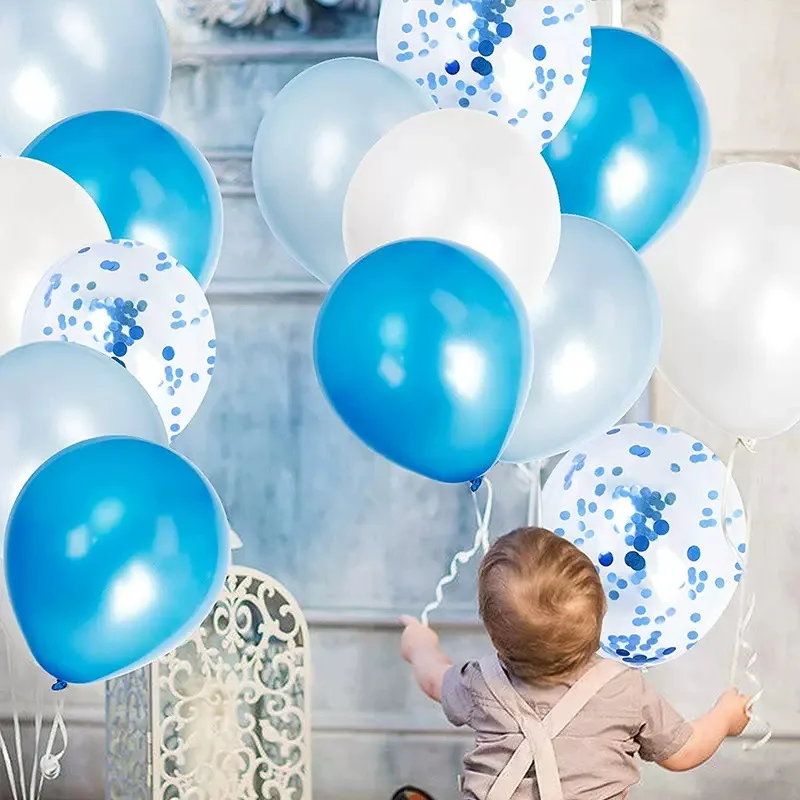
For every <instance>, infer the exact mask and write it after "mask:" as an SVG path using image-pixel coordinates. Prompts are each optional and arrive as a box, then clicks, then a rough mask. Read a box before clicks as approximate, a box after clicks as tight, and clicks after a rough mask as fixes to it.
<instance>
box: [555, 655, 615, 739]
mask: <svg viewBox="0 0 800 800" xmlns="http://www.w3.org/2000/svg"><path fill="white" fill-rule="evenodd" d="M627 670H628V667H626V666H625V665H624V664H620V663H619V662H618V661H611V660H609V659H603V660H602V661H601V662H599V663H598V664H595V665H594V666H593V667H592V668H591V669H590V670H588V672H586V673H585V674H584V675H582V676H581V677H580V678H579V679H578V680H577V681H576V682H575V684H574V685H573V686H572V687H571V688H570V689H569V691H567V693H566V694H565V695H564V696H563V697H562V698H561V699H560V700H559V701H558V702H557V703H556V704H555V706H553V708H552V709H551V710H550V713H549V714H548V715H547V716H546V717H545V718H544V720H543V721H542V724H543V725H544V729H545V731H546V732H547V735H548V736H549V737H550V738H551V739H555V737H556V736H558V734H559V733H561V731H563V730H564V728H566V727H567V725H569V723H570V722H572V720H573V719H575V717H576V716H577V715H578V714H579V713H580V712H581V711H582V710H583V707H584V706H585V705H586V704H587V703H588V702H589V701H590V700H591V699H592V698H593V697H594V696H595V695H596V694H597V693H598V692H599V691H600V690H601V689H602V688H603V687H604V686H605V685H606V684H607V683H608V682H609V681H612V680H613V679H614V678H616V677H617V675H621V674H622V673H623V672H626V671H627Z"/></svg>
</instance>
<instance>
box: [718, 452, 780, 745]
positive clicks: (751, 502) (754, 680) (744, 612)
mask: <svg viewBox="0 0 800 800" xmlns="http://www.w3.org/2000/svg"><path fill="white" fill-rule="evenodd" d="M742 448H743V449H745V450H747V451H749V452H750V453H755V442H754V441H753V440H750V439H739V440H738V441H737V442H736V444H735V445H734V448H733V452H732V453H731V457H730V459H729V460H728V471H727V475H726V477H725V489H724V491H723V494H722V515H721V516H722V531H723V533H724V535H725V540H726V541H727V543H728V546H729V547H730V548H731V550H732V551H733V553H734V554H735V557H736V559H737V561H741V562H743V563H742V564H741V566H742V573H741V574H742V577H741V579H740V583H741V584H742V585H740V586H739V610H738V615H737V624H736V637H735V639H734V645H733V658H732V660H731V673H730V683H731V685H732V686H733V685H735V684H736V676H737V674H738V671H739V665H740V663H741V661H742V657H743V656H744V669H743V672H744V677H745V679H746V680H747V681H748V683H749V685H750V687H752V692H753V694H752V696H751V698H750V701H749V702H748V704H747V716H748V717H749V718H750V719H751V721H752V722H754V723H756V725H757V726H759V727H761V728H763V729H764V730H765V733H764V734H763V736H761V738H759V739H758V740H757V741H755V742H747V743H745V745H744V749H745V750H749V751H752V750H758V749H760V748H761V747H763V746H764V745H765V744H767V742H769V740H770V739H771V738H772V727H771V726H770V724H769V722H767V721H766V720H765V719H763V718H762V717H760V716H759V715H758V714H757V713H756V712H755V706H756V704H757V703H759V702H760V701H761V699H762V698H763V696H764V691H765V690H764V685H763V684H762V683H761V680H760V678H759V676H758V673H757V672H756V669H755V667H756V664H757V662H758V652H757V651H756V649H755V648H754V647H753V645H752V644H751V643H750V641H749V640H748V638H747V629H748V628H749V626H750V623H751V621H752V619H753V615H754V613H755V610H756V594H755V592H749V591H748V590H747V581H748V576H749V572H750V570H749V569H748V568H747V564H746V563H745V555H744V554H743V553H740V552H739V549H738V548H737V547H736V545H735V543H734V541H733V539H732V538H731V536H730V531H729V528H728V519H729V517H728V509H727V499H728V494H729V487H730V485H731V484H732V482H733V470H734V466H735V464H736V454H737V453H738V452H739V450H740V449H742ZM758 477H759V476H758V474H757V477H756V480H755V481H753V483H752V485H751V493H750V497H748V502H747V506H748V507H747V512H746V514H745V543H746V545H747V548H746V549H747V560H748V561H749V560H750V558H751V556H752V533H753V515H754V514H755V511H756V505H757V500H758V498H759V495H760V480H758Z"/></svg>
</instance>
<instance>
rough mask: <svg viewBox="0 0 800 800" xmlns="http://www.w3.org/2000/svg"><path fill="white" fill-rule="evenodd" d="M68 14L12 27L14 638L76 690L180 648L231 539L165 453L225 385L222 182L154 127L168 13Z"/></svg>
mask: <svg viewBox="0 0 800 800" xmlns="http://www.w3.org/2000/svg"><path fill="white" fill-rule="evenodd" d="M56 6H57V7H56ZM56 6H54V5H53V4H52V3H49V2H47V0H11V2H9V3H6V4H5V5H4V8H3V18H2V21H0V28H2V29H3V30H4V31H6V32H9V31H11V32H14V35H13V36H12V35H9V36H4V37H3V41H4V45H3V48H2V52H0V94H2V96H3V98H4V100H5V103H4V114H3V117H2V119H0V155H2V156H3V157H2V158H0V219H1V220H2V226H0V256H2V258H0V285H2V287H3V290H4V291H3V292H2V293H0V440H1V441H2V443H3V461H2V464H0V544H3V545H4V547H3V551H2V552H1V553H0V559H2V560H3V566H4V570H3V574H4V580H0V625H1V626H2V629H3V632H4V633H5V634H6V635H7V636H8V637H10V638H11V639H12V640H18V642H19V644H20V646H22V647H25V648H26V649H27V651H29V652H30V653H31V654H32V656H33V658H34V659H35V660H36V661H37V662H38V663H39V664H40V665H41V666H42V667H43V668H44V669H45V670H46V671H47V672H48V673H49V674H50V675H51V676H52V677H53V678H55V679H56V680H57V682H58V683H57V685H58V686H59V687H61V686H63V685H64V684H66V683H88V682H92V681H97V680H102V679H104V678H108V677H109V676H112V675H115V674H119V673H121V672H125V671H128V670H130V669H133V668H135V667H136V666H138V665H141V664H144V663H147V662H148V661H149V660H152V659H154V658H157V657H159V656H160V655H162V654H163V653H165V652H167V651H168V650H169V649H170V648H172V647H173V646H175V645H176V644H178V643H179V642H180V641H181V639H182V638H184V637H185V636H186V635H187V634H188V633H189V632H190V631H191V630H192V629H193V628H194V627H195V626H196V625H197V624H199V622H200V621H201V620H202V618H203V617H204V616H205V614H206V613H208V611H209V609H210V607H211V605H212V604H213V602H214V600H215V598H216V596H217V594H218V593H219V591H220V589H221V587H222V582H223V580H224V576H225V573H226V570H227V566H228V564H229V561H230V546H229V534H228V524H227V520H226V517H225V513H224V511H223V509H222V505H221V503H220V500H219V498H218V497H217V495H216V493H215V491H214V489H213V487H212V486H211V485H210V484H209V482H208V481H207V480H206V478H205V477H204V476H203V475H202V474H201V473H200V472H199V471H198V470H197V469H196V467H194V466H193V465H192V464H190V463H189V462H188V461H187V460H186V459H184V458H183V457H181V456H180V455H178V454H177V453H176V452H175V451H173V450H171V449H170V448H169V447H168V441H169V440H171V439H174V438H175V436H177V435H178V434H179V433H181V432H182V431H183V430H184V428H185V427H186V425H187V424H188V423H189V421H190V420H191V419H192V417H193V416H194V415H195V413H196V412H197V410H198V408H199V407H200V404H201V402H202V401H203V398H204V397H205V394H206V392H207V390H208V387H209V383H210V381H211V376H212V375H213V373H214V366H215V361H216V338H215V333H214V323H213V320H212V318H211V312H210V309H209V305H208V301H207V299H206V297H205V294H204V289H205V288H206V287H207V286H208V284H209V282H210V281H211V278H212V275H213V273H214V270H215V268H216V264H217V260H218V258H219V253H220V246H221V235H222V210H221V197H220V192H219V188H218V186H217V183H216V180H215V178H214V175H213V174H212V172H211V168H210V167H209V165H208V163H207V162H206V161H205V159H204V158H203V156H202V155H201V154H200V152H199V151H198V150H197V148H196V147H195V146H194V145H193V144H192V143H191V142H189V141H188V140H187V139H186V138H185V137H183V136H182V135H181V134H179V133H178V132H177V131H174V130H173V129H172V128H170V127H169V126H167V125H166V124H165V123H163V122H162V121H161V120H160V119H158V115H160V114H161V113H162V111H163V110H164V106H165V104H166V100H167V95H168V93H169V83H170V72H171V58H170V52H169V38H168V35H167V30H166V26H165V24H164V21H163V19H162V17H161V15H160V13H159V11H158V7H157V5H156V4H155V3H153V2H145V3H127V2H112V1H111V0H75V2H70V3H66V4H56ZM131 52H140V53H147V58H145V59H139V60H138V61H137V65H136V69H133V70H132V69H130V59H129V58H127V57H125V54H126V53H128V54H130V53H131ZM120 109H124V110H120Z"/></svg>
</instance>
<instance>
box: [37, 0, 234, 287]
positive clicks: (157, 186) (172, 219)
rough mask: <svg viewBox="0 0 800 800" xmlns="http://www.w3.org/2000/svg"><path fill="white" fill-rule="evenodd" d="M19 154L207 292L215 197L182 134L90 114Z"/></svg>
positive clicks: (215, 243) (212, 265)
mask: <svg viewBox="0 0 800 800" xmlns="http://www.w3.org/2000/svg"><path fill="white" fill-rule="evenodd" d="M150 1H151V0H146V2H150ZM23 155H25V156H27V157H28V158H35V159H36V160H38V161H44V162H46V163H48V164H52V166H54V167H56V168H57V169H60V170H61V171H62V172H65V173H66V174H67V175H69V176H70V178H72V179H73V180H75V181H77V182H78V183H79V184H80V185H81V186H83V188H84V189H86V191H87V192H88V193H89V194H90V195H91V196H92V199H93V200H94V201H95V203H97V205H98V207H99V209H100V211H101V212H102V214H103V216H104V217H105V219H106V222H107V223H108V228H109V230H110V231H111V235H112V236H113V237H114V238H116V239H131V240H134V241H140V242H144V243H145V244H149V245H151V246H152V247H155V248H157V249H158V250H163V251H164V252H167V253H169V254H170V255H171V256H173V257H174V258H176V259H177V260H178V261H179V262H180V263H181V264H183V265H184V266H185V267H186V268H187V269H188V270H189V272H191V273H192V275H193V276H194V277H195V278H196V279H197V282H198V283H199V284H200V285H201V286H202V287H203V288H204V289H206V288H208V284H209V283H211V278H212V277H213V275H214V271H215V270H216V268H217V262H218V261H219V254H220V250H221V248H222V196H221V194H220V191H219V186H218V184H217V180H216V178H215V177H214V173H213V172H212V170H211V167H210V166H209V164H208V162H207V161H206V160H205V158H204V157H203V155H202V153H201V152H200V151H199V150H198V149H197V148H196V147H195V146H194V145H193V144H192V143H191V142H190V141H189V140H188V139H187V138H186V137H185V136H182V135H181V134H180V133H178V132H177V131H175V130H173V129H172V128H170V127H169V126H168V125H166V124H164V123H163V122H161V121H160V120H157V119H153V118H152V117H148V116H146V115H144V114H137V113H134V112H132V111H96V112H93V113H90V114H81V115H79V116H76V117H71V118H70V119H67V120H64V121H63V122H59V123H58V124H56V125H54V126H53V127H52V128H50V129H48V130H47V131H45V132H44V133H43V134H42V135H41V136H39V137H38V138H37V139H36V140H35V141H33V142H32V143H31V144H30V145H29V146H28V147H27V148H25V152H24V154H23Z"/></svg>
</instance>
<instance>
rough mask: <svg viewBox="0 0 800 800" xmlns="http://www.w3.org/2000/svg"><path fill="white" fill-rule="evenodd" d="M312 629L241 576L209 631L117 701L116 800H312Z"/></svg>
mask: <svg viewBox="0 0 800 800" xmlns="http://www.w3.org/2000/svg"><path fill="white" fill-rule="evenodd" d="M310 673H311V670H310V663H309V651H308V627H307V625H306V622H305V618H304V616H303V613H302V611H301V610H300V607H299V606H298V604H297V602H296V601H295V600H294V598H293V597H292V596H291V595H290V594H289V593H288V592H287V590H286V589H285V588H284V587H283V586H281V585H280V584H279V583H277V582H276V581H275V580H273V579H272V578H270V577H269V576H267V575H264V574H263V573H260V572H257V571H255V570H252V569H248V568H246V567H233V568H232V570H231V572H230V573H229V574H228V577H227V580H226V583H225V590H224V592H223V594H222V596H221V597H220V599H219V600H218V601H217V603H216V605H215V606H214V609H213V611H212V612H211V613H210V614H209V615H208V617H207V618H206V619H205V621H204V622H203V624H202V625H201V626H200V628H199V629H198V630H197V631H195V633H194V634H193V635H192V636H191V637H190V638H189V640H188V641H186V642H185V643H184V644H182V645H181V646H180V647H179V648H177V649H176V650H174V651H173V652H172V653H169V654H168V655H167V656H165V657H164V658H162V659H160V660H159V661H157V662H155V663H153V664H151V665H150V666H149V667H146V668H144V669H142V670H138V671H137V672H133V673H131V674H129V675H125V676H123V677H121V678H118V679H116V680H113V681H110V682H109V683H108V686H107V692H106V707H107V714H106V728H107V758H106V773H107V774H106V797H107V800H261V799H262V798H269V800H310V798H311V770H310V760H311V759H310V742H311V737H310V713H309V712H310Z"/></svg>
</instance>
